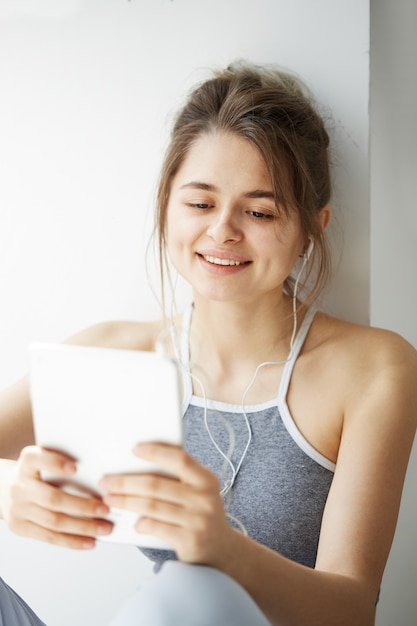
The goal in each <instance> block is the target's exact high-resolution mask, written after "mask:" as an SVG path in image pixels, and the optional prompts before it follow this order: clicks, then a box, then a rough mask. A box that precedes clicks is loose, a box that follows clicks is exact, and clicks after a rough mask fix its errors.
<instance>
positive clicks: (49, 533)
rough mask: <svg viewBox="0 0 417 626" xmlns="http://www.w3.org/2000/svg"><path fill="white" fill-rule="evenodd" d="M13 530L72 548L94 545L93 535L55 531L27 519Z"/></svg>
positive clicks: (89, 548) (91, 546) (39, 539)
mask: <svg viewBox="0 0 417 626" xmlns="http://www.w3.org/2000/svg"><path fill="white" fill-rule="evenodd" d="M13 531H14V532H16V533H17V534H19V535H23V536H25V537H29V538H32V539H37V540H38V541H44V542H46V543H49V544H52V545H55V546H61V547H64V548H71V549H73V550H91V549H92V548H94V547H95V545H96V540H95V538H94V537H88V536H80V535H72V534H65V533H59V532H55V531H53V530H50V529H48V528H44V527H42V526H39V525H38V524H36V523H34V522H32V521H29V520H25V521H24V522H21V524H20V526H19V529H13Z"/></svg>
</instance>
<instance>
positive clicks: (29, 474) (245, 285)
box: [0, 134, 417, 626]
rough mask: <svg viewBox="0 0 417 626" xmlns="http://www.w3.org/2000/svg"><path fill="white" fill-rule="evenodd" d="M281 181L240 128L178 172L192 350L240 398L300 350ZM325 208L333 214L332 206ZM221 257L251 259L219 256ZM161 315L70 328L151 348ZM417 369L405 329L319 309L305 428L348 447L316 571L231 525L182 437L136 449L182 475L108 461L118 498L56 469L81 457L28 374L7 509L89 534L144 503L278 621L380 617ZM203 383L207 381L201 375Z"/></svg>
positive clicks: (267, 391)
mask: <svg viewBox="0 0 417 626" xmlns="http://www.w3.org/2000/svg"><path fill="white" fill-rule="evenodd" d="M270 189H271V185H270V181H269V178H268V175H267V171H266V167H265V164H264V163H263V161H262V158H261V157H260V155H259V153H258V152H257V151H256V150H255V148H254V147H253V146H252V145H251V144H249V143H247V142H246V141H245V140H243V139H240V138H238V137H236V136H234V135H221V134H212V135H206V136H203V137H201V138H200V139H199V140H198V141H197V142H196V143H195V144H194V145H193V146H192V148H191V149H190V152H189V154H188V156H187V158H186V159H185V161H184V163H183V166H182V167H181V168H180V170H179V172H178V173H177V175H176V176H175V178H174V180H173V181H172V186H171V195H170V199H169V206H168V246H169V253H170V256H171V258H172V261H173V263H174V265H175V267H176V269H177V270H178V271H179V272H180V274H181V275H183V276H184V278H185V279H186V280H188V281H189V282H190V284H191V285H192V287H193V293H194V301H195V308H194V313H193V318H192V326H191V354H192V361H193V363H195V366H194V369H195V371H199V368H200V369H201V368H202V366H204V368H203V369H204V371H205V372H208V373H209V379H210V382H211V387H210V391H211V393H212V395H213V396H214V397H215V398H216V399H217V400H221V401H225V402H232V403H236V402H240V400H241V397H242V393H243V392H244V390H245V388H246V386H247V385H248V383H249V381H250V380H251V378H252V375H253V372H254V370H255V368H256V366H257V365H258V364H259V363H260V362H262V361H265V360H276V361H280V360H285V358H286V357H287V355H288V350H289V338H290V335H291V330H292V319H291V315H290V313H291V302H290V301H289V299H288V298H287V297H286V296H285V295H284V293H283V283H284V280H285V278H286V276H287V275H288V273H289V271H290V269H291V268H292V266H293V264H294V263H295V262H296V260H297V258H298V256H299V255H300V254H302V253H303V251H304V249H305V246H306V243H307V242H305V241H304V240H303V238H302V237H301V234H300V233H301V231H300V226H299V223H298V221H297V218H296V217H295V216H293V217H291V218H289V219H288V220H284V219H283V218H281V217H279V213H278V211H277V210H276V207H275V206H274V202H273V200H272V199H271V197H270V194H269V192H270ZM260 190H262V193H259V191H260ZM255 192H256V193H255ZM266 216H267V217H266ZM317 219H318V220H319V223H320V224H321V226H322V227H323V228H324V227H325V226H326V225H327V222H328V220H329V209H328V207H324V208H323V209H322V211H321V213H320V214H319V215H318V218H317ZM214 258H217V259H221V260H223V261H224V260H228V261H233V263H235V262H236V261H240V262H241V265H238V266H236V265H233V264H232V265H218V264H217V265H216V264H213V259H214ZM301 318H302V314H300V320H301ZM179 321H180V320H178V322H179ZM161 329H162V324H160V323H148V324H136V323H125V322H114V323H109V324H100V325H99V326H95V327H93V328H90V329H87V330H86V331H83V332H82V333H80V334H79V335H77V336H76V337H73V338H72V339H71V340H70V341H72V342H73V343H78V344H84V345H99V346H102V345H103V346H113V347H118V348H126V349H142V350H151V349H153V347H154V344H155V341H156V339H157V337H158V334H159V333H160V331H161ZM281 371H282V366H274V367H273V368H263V370H261V371H260V373H259V377H258V379H257V384H256V385H255V386H254V387H253V389H252V390H251V392H250V394H249V396H248V397H247V402H248V403H258V402H263V401H266V400H270V399H271V398H273V397H275V395H276V389H277V386H278V381H279V377H280V374H281ZM416 373H417V356H416V352H415V350H414V349H413V348H412V347H411V346H410V345H409V344H407V342H405V341H404V340H403V339H401V338H400V337H399V336H397V335H395V334H394V333H390V332H387V331H383V330H379V329H371V328H368V327H362V326H358V325H354V324H349V323H347V322H344V321H341V320H338V319H335V318H332V317H329V316H327V315H325V314H323V313H318V314H317V315H316V317H315V320H314V322H313V325H312V328H311V330H310V332H309V334H308V337H307V339H306V341H305V344H304V346H303V348H302V351H301V354H300V356H299V358H298V359H297V363H296V366H295V368H294V373H293V377H292V380H291V385H290V390H289V395H288V404H289V407H290V410H291V413H292V415H293V418H294V421H295V423H296V424H297V426H298V428H299V430H300V431H301V432H302V434H303V435H304V436H305V437H306V438H307V439H308V441H309V442H310V443H311V444H312V445H313V446H314V447H315V448H316V449H317V450H318V451H319V452H321V454H323V455H324V456H326V457H327V458H328V459H330V460H332V461H334V462H336V461H337V467H336V472H335V478H334V481H333V484H332V487H331V490H330V494H329V497H328V501H327V504H326V508H325V512H324V517H323V523H322V530H321V535H320V543H319V549H318V556H317V563H316V568H315V569H314V570H312V569H309V568H306V567H304V566H301V565H298V564H296V563H293V562H291V561H289V560H287V559H285V558H284V557H282V556H280V555H279V554H277V553H275V552H273V551H271V550H269V549H268V548H266V547H264V546H261V545H259V544H257V543H256V542H255V541H253V540H252V539H251V538H249V537H246V536H244V535H243V534H242V533H240V532H238V531H236V530H234V529H233V528H231V527H230V526H229V524H228V522H227V519H226V516H225V513H224V509H223V501H222V498H221V497H220V495H219V481H218V479H217V477H216V476H215V475H214V474H213V473H212V472H211V471H210V470H209V469H208V468H206V467H204V466H202V465H200V464H199V463H198V462H197V461H196V460H195V459H193V458H192V457H191V456H189V455H188V454H187V453H186V452H185V451H184V450H182V449H180V448H178V447H175V446H167V445H162V444H156V443H155V444H146V445H140V446H136V447H135V448H134V451H135V454H137V455H138V456H140V457H142V458H144V459H147V460H149V461H152V462H154V463H157V464H158V465H161V466H163V467H164V468H166V469H167V470H169V471H170V472H172V474H173V475H174V476H175V477H172V476H171V477H167V476H157V475H151V474H142V475H129V476H127V475H121V476H106V477H104V478H103V480H102V482H101V488H102V489H103V490H104V491H105V492H106V495H105V497H104V499H103V501H99V500H95V499H90V498H78V497H75V496H70V495H68V494H65V493H64V492H62V491H60V490H59V489H56V488H54V487H51V486H50V485H46V484H44V483H42V482H41V481H40V479H39V475H40V471H41V470H42V469H47V470H50V471H53V472H55V473H56V472H61V473H62V474H63V475H71V474H73V473H74V472H75V465H74V463H73V462H69V460H68V459H66V458H65V457H63V456H62V455H58V454H56V453H53V452H50V451H46V450H42V449H39V448H38V447H36V446H34V445H33V430H32V424H31V416H30V405H29V400H28V391H27V384H26V382H25V381H22V382H20V383H18V384H17V385H16V386H15V387H13V388H11V389H9V390H7V391H6V392H5V393H4V395H3V396H2V398H1V399H0V420H1V421H0V427H1V432H2V437H0V445H1V446H2V448H3V450H2V454H3V456H4V457H5V458H6V459H7V458H8V459H13V458H17V461H13V460H4V461H3V462H2V465H1V472H2V473H1V482H0V487H1V488H0V505H1V509H2V513H3V516H4V518H5V519H6V522H7V523H8V525H9V526H10V528H11V529H12V530H14V531H15V532H17V533H19V534H22V535H25V536H30V537H36V538H37V539H40V540H42V541H47V542H51V543H54V544H57V545H63V546H67V547H71V548H76V549H85V548H90V547H92V546H94V543H95V539H94V535H96V534H97V533H100V532H101V533H106V532H109V531H111V528H110V526H109V524H108V522H106V521H105V520H103V519H102V518H103V517H104V516H105V514H106V512H107V510H108V507H109V506H113V505H115V506H118V507H121V508H126V509H130V510H133V511H136V512H137V513H138V516H141V517H140V519H139V521H138V522H137V525H136V528H137V531H138V532H143V533H152V534H155V535H157V536H159V537H160V538H161V539H164V540H165V541H168V542H169V543H170V544H171V545H173V546H174V548H175V550H176V552H177V554H178V558H179V559H180V560H182V561H184V562H187V563H202V564H206V565H211V566H213V567H216V568H218V569H220V570H222V571H223V572H225V573H227V574H228V575H230V576H231V577H233V578H234V579H235V580H236V581H237V582H238V583H240V584H241V585H242V586H243V587H244V588H245V589H246V590H247V591H248V592H249V593H250V594H251V595H252V597H253V598H254V599H255V601H256V602H257V603H258V605H259V606H260V608H261V609H262V611H263V612H264V613H265V615H266V616H267V618H268V619H269V620H270V621H271V623H272V624H276V625H278V624H279V625H281V626H282V625H283V624H285V626H304V625H307V624H308V626H352V624H355V626H371V625H372V624H374V618H375V599H376V596H377V591H378V588H379V585H380V583H381V578H382V574H383V570H384V567H385V563H386V559H387V556H388V553H389V549H390V546H391V542H392V538H393V534H394V530H395V524H396V519H397V515H398V510H399V505H400V497H401V491H402V486H403V481H404V476H405V472H406V467H407V461H408V457H409V453H410V449H411V445H412V441H413V437H414V433H415V429H416V416H417V391H416V389H415V377H416ZM194 392H195V393H196V394H197V395H198V394H201V390H199V388H198V386H196V388H195V389H194ZM22 448H23V450H22V451H21V452H20V450H21V449H22ZM300 599H302V601H300Z"/></svg>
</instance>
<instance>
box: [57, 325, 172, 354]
mask: <svg viewBox="0 0 417 626" xmlns="http://www.w3.org/2000/svg"><path fill="white" fill-rule="evenodd" d="M164 327H165V326H164V322H163V321H162V320H158V321H147V322H135V321H123V320H115V321H108V322H100V323H99V324H95V325H94V326H90V327H88V328H85V329H84V330H81V331H80V332H78V333H76V334H75V335H72V336H71V337H69V338H68V339H67V340H66V341H65V343H70V344H73V345H83V346H94V347H100V348H116V349H120V350H146V351H151V350H155V345H156V343H157V341H158V338H159V336H160V335H161V333H162V332H163V330H164Z"/></svg>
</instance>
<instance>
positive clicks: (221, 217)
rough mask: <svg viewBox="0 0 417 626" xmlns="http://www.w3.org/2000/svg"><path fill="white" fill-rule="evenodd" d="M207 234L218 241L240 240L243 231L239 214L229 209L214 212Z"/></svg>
mask: <svg viewBox="0 0 417 626" xmlns="http://www.w3.org/2000/svg"><path fill="white" fill-rule="evenodd" d="M207 235H208V236H209V237H211V238H212V239H213V240H214V241H216V243H227V242H235V241H240V240H241V239H242V231H241V228H240V224H239V219H238V216H237V215H236V214H235V213H233V212H232V211H230V210H228V209H224V210H221V211H218V212H216V213H214V214H212V220H211V222H210V224H209V226H208V227H207Z"/></svg>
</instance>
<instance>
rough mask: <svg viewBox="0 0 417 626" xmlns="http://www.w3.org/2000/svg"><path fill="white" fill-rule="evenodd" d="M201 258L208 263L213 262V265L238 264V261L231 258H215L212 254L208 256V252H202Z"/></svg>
mask: <svg viewBox="0 0 417 626" xmlns="http://www.w3.org/2000/svg"><path fill="white" fill-rule="evenodd" d="M203 258H204V259H205V260H206V261H208V262H209V263H214V264H215V265H240V261H234V260H233V259H217V258H216V257H214V256H209V255H208V254H204V255H203Z"/></svg>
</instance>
